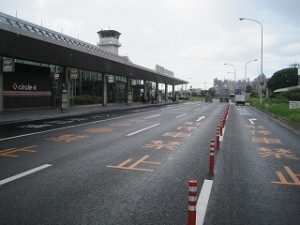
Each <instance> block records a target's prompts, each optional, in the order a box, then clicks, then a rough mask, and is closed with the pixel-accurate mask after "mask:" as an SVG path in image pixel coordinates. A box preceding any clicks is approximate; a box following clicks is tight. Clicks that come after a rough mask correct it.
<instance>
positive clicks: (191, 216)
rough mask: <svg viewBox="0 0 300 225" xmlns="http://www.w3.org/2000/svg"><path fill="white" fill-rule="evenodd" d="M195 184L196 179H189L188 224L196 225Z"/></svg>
mask: <svg viewBox="0 0 300 225" xmlns="http://www.w3.org/2000/svg"><path fill="white" fill-rule="evenodd" d="M197 184H198V182H197V181H196V180H190V181H189V206H188V225H196V205H197Z"/></svg>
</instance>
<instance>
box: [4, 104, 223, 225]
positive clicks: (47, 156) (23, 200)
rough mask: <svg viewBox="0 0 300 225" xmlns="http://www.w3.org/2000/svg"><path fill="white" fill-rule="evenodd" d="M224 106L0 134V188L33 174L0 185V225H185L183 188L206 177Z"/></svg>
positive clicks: (39, 125)
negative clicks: (210, 142)
mask: <svg viewBox="0 0 300 225" xmlns="http://www.w3.org/2000/svg"><path fill="white" fill-rule="evenodd" d="M225 105H226V104H219V103H215V104H211V103H203V102H202V103H194V104H191V103H188V104H179V105H176V106H174V105H172V106H169V107H167V106H164V107H160V108H155V109H148V110H142V111H141V110H134V111H129V112H126V113H121V114H114V115H98V117H97V115H93V116H88V117H86V118H84V117H83V118H76V120H73V121H71V119H64V120H61V121H59V120H55V121H39V122H38V123H30V124H20V125H15V126H13V127H11V128H10V129H9V130H8V131H6V132H2V131H1V142H0V144H1V149H0V166H1V168H0V182H1V181H3V180H5V179H7V178H10V177H12V176H14V175H17V174H20V173H23V172H25V171H28V170H31V169H34V168H35V169H36V168H37V170H38V169H40V170H39V171H35V172H34V173H32V174H30V175H27V176H24V177H21V178H18V179H16V180H13V181H10V182H8V183H5V184H2V185H1V186H0V199H1V202H0V215H1V216H0V217H1V219H0V224H5V225H9V224H81V225H82V224H106V225H108V224H185V223H186V221H187V190H188V186H187V183H188V181H189V180H190V179H197V180H198V181H200V182H201V181H202V182H203V180H204V179H205V178H208V177H209V176H208V157H209V154H208V153H209V140H210V139H211V138H212V137H214V134H215V128H216V126H217V124H218V121H219V118H220V117H221V115H222V114H223V111H224V108H225ZM73 119H74V118H73ZM49 124H50V125H51V126H47V125H49ZM2 130H3V129H2ZM40 166H43V167H42V168H41V167H40Z"/></svg>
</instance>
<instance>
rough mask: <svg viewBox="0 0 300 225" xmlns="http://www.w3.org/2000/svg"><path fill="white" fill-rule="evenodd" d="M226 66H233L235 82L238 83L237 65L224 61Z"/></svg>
mask: <svg viewBox="0 0 300 225" xmlns="http://www.w3.org/2000/svg"><path fill="white" fill-rule="evenodd" d="M224 66H232V67H233V69H234V83H236V67H235V65H233V64H230V63H224ZM236 85H237V84H236Z"/></svg>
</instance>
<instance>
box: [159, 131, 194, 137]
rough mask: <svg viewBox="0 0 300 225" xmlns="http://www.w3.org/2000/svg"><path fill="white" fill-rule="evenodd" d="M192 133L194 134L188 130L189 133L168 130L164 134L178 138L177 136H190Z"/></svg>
mask: <svg viewBox="0 0 300 225" xmlns="http://www.w3.org/2000/svg"><path fill="white" fill-rule="evenodd" d="M192 135H193V133H191V132H188V133H187V132H167V133H165V134H164V135H163V136H167V137H173V138H177V137H190V136H192Z"/></svg>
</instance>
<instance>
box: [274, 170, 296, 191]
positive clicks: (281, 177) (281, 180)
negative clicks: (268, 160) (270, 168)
mask: <svg viewBox="0 0 300 225" xmlns="http://www.w3.org/2000/svg"><path fill="white" fill-rule="evenodd" d="M284 169H285V170H286V172H287V173H288V175H289V176H290V178H291V179H292V180H293V182H288V181H287V179H286V178H285V176H284V175H283V173H282V172H280V171H276V175H277V176H278V178H279V181H271V183H272V184H282V185H296V186H300V179H299V177H300V174H296V173H294V172H293V171H292V169H291V168H290V167H288V166H284Z"/></svg>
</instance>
